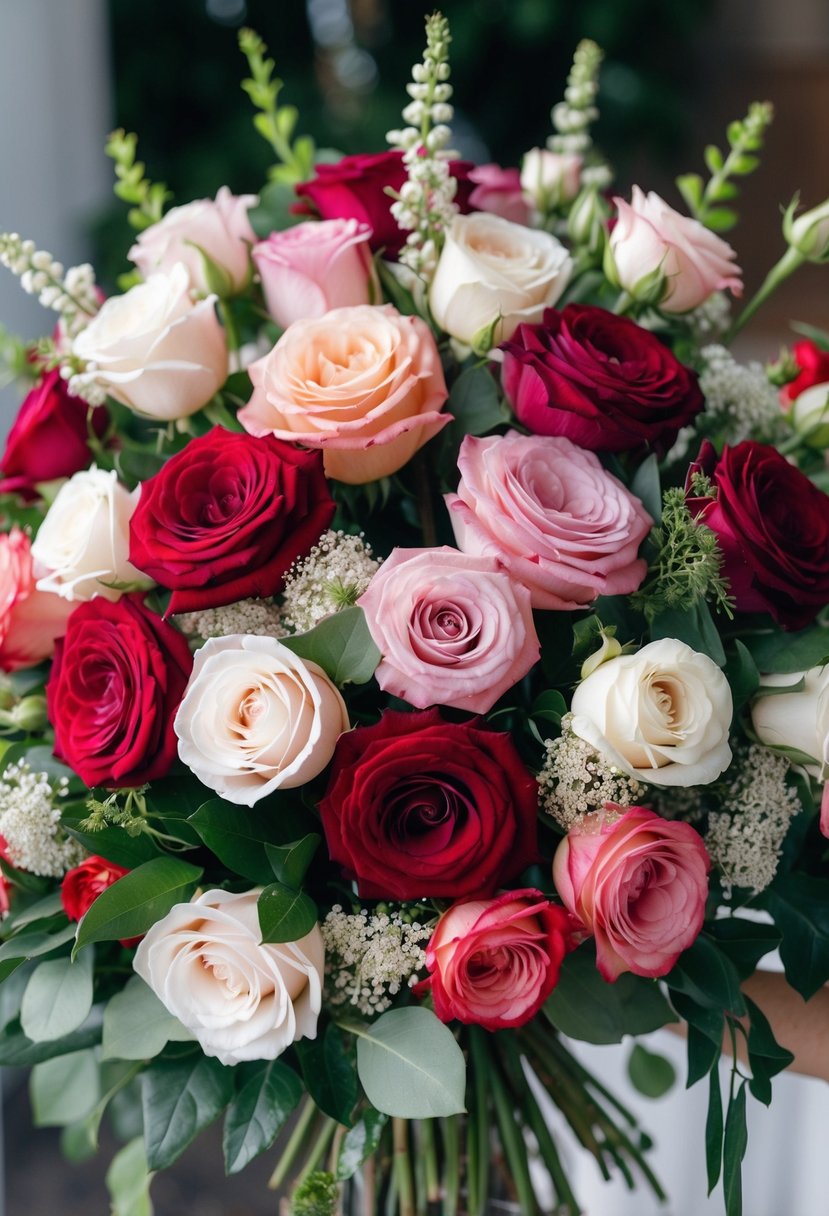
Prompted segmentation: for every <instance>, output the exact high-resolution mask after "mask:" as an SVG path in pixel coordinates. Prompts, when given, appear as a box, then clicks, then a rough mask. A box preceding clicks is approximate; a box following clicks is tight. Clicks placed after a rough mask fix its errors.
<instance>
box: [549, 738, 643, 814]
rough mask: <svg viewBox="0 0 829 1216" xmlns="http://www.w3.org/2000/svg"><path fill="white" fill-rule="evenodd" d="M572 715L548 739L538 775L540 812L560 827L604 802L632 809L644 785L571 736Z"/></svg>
mask: <svg viewBox="0 0 829 1216" xmlns="http://www.w3.org/2000/svg"><path fill="white" fill-rule="evenodd" d="M572 721H573V715H572V714H565V715H564V717H563V718H562V719H561V734H560V736H559V737H558V738H557V739H548V740H547V743H546V745H545V746H546V750H547V755H546V757H545V759H544V764H543V765H542V767H541V772H540V773H539V774H538V785H539V800H540V803H541V807H542V810H544V811H546V812H547V814H548V815H552V817H553V818H554V819H555V820H557V822H558V823H560V824H561V826H562V827H563V828H571V827H572V826H573V824H575V823H579V822H580V821H581V820H582V819H583V818H584V816H585V815H588V814H590V813H591V812H592V811H597V810H600V809H601V808H602V807H603V806H604V804H605V803H606V802H615V803H616V804H617V805H618V806H622V807H628V806H635V805H637V804H638V803H639V801H640V800H641V799H642V798H643V797H644V795H645V786H644V785H642V783H641V782H640V781H637V780H636V778H635V777H630V776H628V774H627V773H623V772H622V770H621V769H619V768H617V767H616V765H615V764H608V763H607V761H606V760H605V759H604V757H603V756H601V755H600V754H599V753H598V752H597V751H594V750H593V748H592V747H591V746H590V744H589V743H586V742H585V741H584V739H580V738H579V737H578V735H576V734H574V732H573V728H572Z"/></svg>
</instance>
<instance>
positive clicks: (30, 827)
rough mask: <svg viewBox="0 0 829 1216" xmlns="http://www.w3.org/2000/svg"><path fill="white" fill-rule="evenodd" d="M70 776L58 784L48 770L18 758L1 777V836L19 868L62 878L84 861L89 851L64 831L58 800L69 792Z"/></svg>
mask: <svg viewBox="0 0 829 1216" xmlns="http://www.w3.org/2000/svg"><path fill="white" fill-rule="evenodd" d="M66 789H67V779H66V778H65V777H63V778H61V779H60V781H58V782H57V788H54V787H53V786H52V784H51V782H50V781H49V778H48V776H47V775H46V773H33V772H32V770H31V768H30V767H29V765H28V764H26V763H25V761H23V760H18V761H17V762H16V763H15V764H10V765H9V766H8V768H7V769H6V770H5V772H4V773H3V776H2V779H0V836H3V837H4V839H5V841H6V844H7V846H8V851H9V860H10V861H11V864H12V865H13V866H15V867H16V868H17V869H18V870H28V871H29V873H30V874H38V875H40V876H41V877H43V878H62V877H63V875H64V874H65V873H66V871H67V870H70V869H71V868H72V867H73V866H76V865H78V863H79V862H81V861H83V858H84V856H85V851H84V849H83V848H82V847H81V845H79V844H78V842H77V841H75V840H72V839H71V838H70V837H68V836H66V835H65V833H64V832H62V831H61V827H60V807H59V806H58V805H57V804H56V800H57V799H58V798H60V797H62V796H63V795H64V794H65V793H66Z"/></svg>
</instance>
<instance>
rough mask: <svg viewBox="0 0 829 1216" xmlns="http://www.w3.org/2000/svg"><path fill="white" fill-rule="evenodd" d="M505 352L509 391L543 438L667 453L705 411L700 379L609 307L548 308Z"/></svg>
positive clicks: (505, 381) (516, 408)
mask: <svg viewBox="0 0 829 1216" xmlns="http://www.w3.org/2000/svg"><path fill="white" fill-rule="evenodd" d="M501 349H502V350H503V351H504V364H503V370H502V382H503V386H504V392H505V393H506V395H507V398H508V400H509V402H510V404H511V406H512V408H513V410H514V411H515V414H516V416H517V418H518V419H519V421H520V422H522V423H523V424H524V426H526V427H527V428H528V429H529V430H530V431H532V432H533V433H534V434H536V435H564V436H565V437H566V438H567V439H570V440H572V441H573V443H577V444H578V445H579V447H583V448H589V449H590V450H591V451H593V452H623V451H628V450H630V449H632V448H638V447H642V446H643V445H648V446H650V447H653V448H656V449H657V450H658V451H665V450H666V449H667V448H669V447H670V445H671V444H672V443H673V442H674V440H675V439H676V436H677V433H678V432H679V430H680V428H681V427H683V426H686V425H687V424H688V423H689V422H690V421H691V420H692V419H693V418H694V417H695V416H696V415H697V414H698V413H699V412H700V410H701V409H702V408H703V405H704V399H703V396H702V392H701V391H700V387H699V383H698V380H697V376H696V373H695V372H693V371H691V370H690V368H687V367H685V366H684V365H683V364H682V363H680V362H679V360H678V359H676V358H675V356H674V355H673V354H672V353H671V352H670V350H668V348H667V347H666V346H664V345H663V343H662V342H660V341H659V339H658V338H657V337H655V336H654V335H653V334H652V333H650V332H649V331H648V330H647V329H643V328H642V326H641V325H637V324H636V322H635V321H631V320H629V319H628V318H627V317H617V316H615V315H614V314H613V313H611V312H608V311H607V310H606V309H604V308H594V307H592V306H591V305H587V304H568V305H567V307H566V308H565V309H563V310H562V311H561V312H559V311H557V310H556V309H547V311H546V312H545V313H544V319H543V321H542V322H540V323H539V324H537V325H519V327H518V329H517V330H516V332H515V334H514V335H513V337H512V338H511V339H510V341H509V342H504V343H503V345H502V346H501Z"/></svg>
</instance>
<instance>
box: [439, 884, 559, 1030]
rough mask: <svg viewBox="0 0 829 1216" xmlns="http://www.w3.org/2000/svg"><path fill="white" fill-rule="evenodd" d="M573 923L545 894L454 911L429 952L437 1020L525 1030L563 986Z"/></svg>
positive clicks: (512, 894) (477, 902)
mask: <svg viewBox="0 0 829 1216" xmlns="http://www.w3.org/2000/svg"><path fill="white" fill-rule="evenodd" d="M569 938H570V925H569V917H568V915H567V913H566V912H565V911H564V909H563V908H559V907H557V906H556V905H555V904H551V903H550V901H549V899H547V897H546V896H545V895H542V893H541V892H540V891H535V890H521V891H507V892H506V893H505V894H503V895H500V896H499V897H498V898H497V899H472V900H468V901H467V902H465V903H457V904H453V905H452V907H451V908H449V909H448V911H446V912H444V914H443V916H441V918H440V920H439V921H438V923H437V926H436V928H435V931H434V933H433V934H432V938H431V941H430V942H429V945H428V946H427V948H426V966H427V968H428V970H429V975H430V980H429V981H427V983H429V984H430V986H431V990H432V1000H433V1001H434V1006H435V1013H436V1014H437V1016H438V1017H439V1018H440V1020H441V1021H442V1022H451V1021H454V1020H457V1021H459V1022H464V1023H467V1024H469V1023H471V1024H473V1025H475V1026H485V1027H486V1028H487V1030H503V1029H505V1028H507V1027H509V1026H523V1025H524V1023H525V1022H528V1021H529V1020H530V1018H532V1017H533V1016H534V1015H535V1014H536V1013H537V1012H538V1010H539V1009H540V1008H541V1006H542V1005H543V1004H544V1002H545V1001H546V999H547V997H548V996H549V995H550V993H551V992H552V990H553V988H554V987H555V985H556V983H557V982H558V976H559V971H560V969H561V961H562V959H563V958H564V955H565V953H566V952H567V949H568V945H569Z"/></svg>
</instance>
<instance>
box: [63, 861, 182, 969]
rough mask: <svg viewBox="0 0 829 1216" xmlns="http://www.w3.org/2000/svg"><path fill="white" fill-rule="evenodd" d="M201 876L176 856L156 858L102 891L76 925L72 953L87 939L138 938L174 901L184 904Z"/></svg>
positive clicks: (79, 948)
mask: <svg viewBox="0 0 829 1216" xmlns="http://www.w3.org/2000/svg"><path fill="white" fill-rule="evenodd" d="M201 876H202V870H201V869H200V868H199V867H198V866H192V865H190V864H189V862H186V861H180V860H179V859H178V858H177V857H156V858H153V860H152V861H145V862H144V864H143V865H140V866H139V867H138V868H137V869H136V870H131V871H130V873H129V874H125V875H124V877H123V878H119V879H118V881H117V882H115V883H113V884H112V886H111V887H107V889H106V890H105V891H102V892H101V894H100V895H99V896H98V898H97V899H96V900H95V902H94V903H93V904H92V906H91V907H90V909H89V911H88V912H87V913H86V915H85V916H84V918H83V920H82V921H81V922H80V924H79V925H78V931H77V938H76V942H75V952H77V951H78V950H81V949H83V947H84V946H88V945H89V944H90V942H102V941H113V940H117V939H119V938H127V937H140V936H141V935H142V934H143V933H146V932H147V930H148V929H150V928H152V926H153V925H154V924H155V923H156V921H159V920H161V918H162V917H163V916H166V915H167V913H168V912H169V911H170V909H171V908H172V907H174V905H175V904H181V903H187V902H188V901H189V900H190V898H191V896H192V894H193V892H194V890H195V889H196V884H197V883H198V881H199V879H200V878H201Z"/></svg>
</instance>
